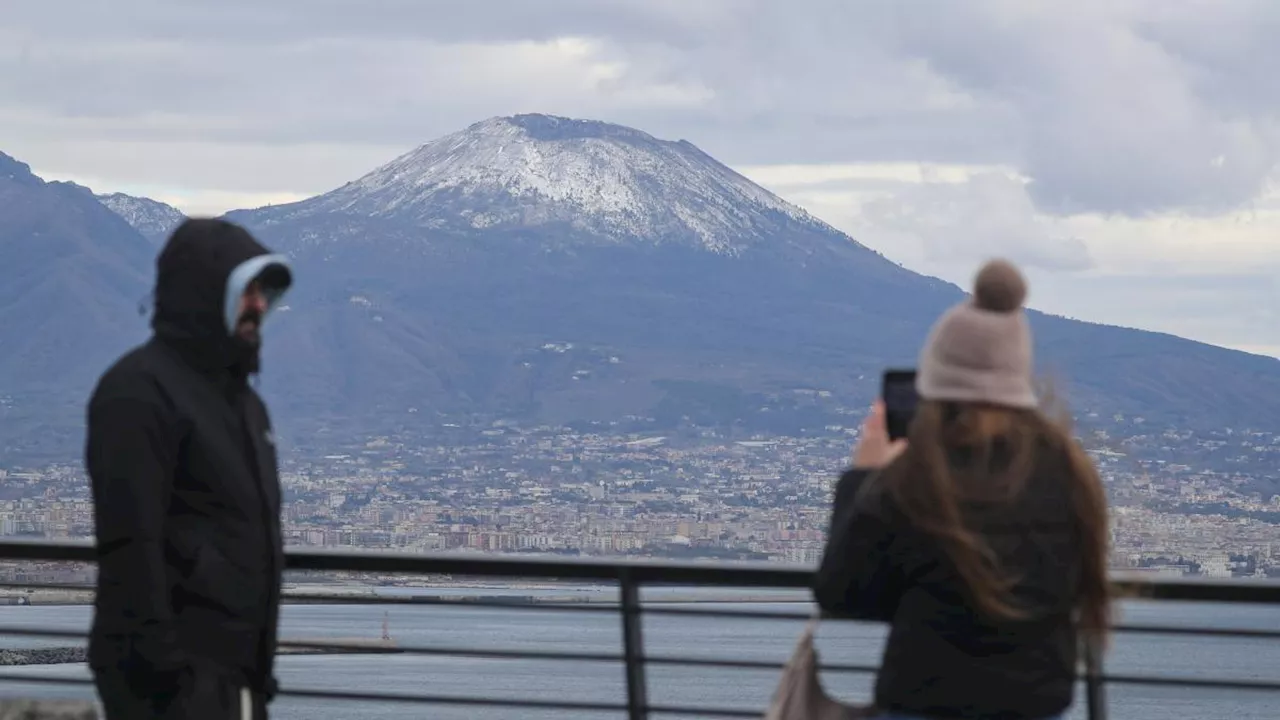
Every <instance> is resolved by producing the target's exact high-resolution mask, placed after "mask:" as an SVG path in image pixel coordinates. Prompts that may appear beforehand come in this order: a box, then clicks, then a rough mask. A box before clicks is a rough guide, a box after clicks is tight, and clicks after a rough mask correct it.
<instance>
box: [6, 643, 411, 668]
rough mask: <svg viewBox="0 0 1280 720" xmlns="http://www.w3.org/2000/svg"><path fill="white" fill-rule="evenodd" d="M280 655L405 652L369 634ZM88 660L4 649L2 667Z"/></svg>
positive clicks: (73, 652)
mask: <svg viewBox="0 0 1280 720" xmlns="http://www.w3.org/2000/svg"><path fill="white" fill-rule="evenodd" d="M280 642H281V644H280V647H279V648H278V649H277V650H276V654H277V655H375V654H386V653H400V652H404V651H403V650H401V649H400V648H399V647H398V646H397V645H396V643H395V641H394V640H383V639H369V638H306V639H303V638H295V639H291V640H281V641H280ZM83 662H88V648H86V647H85V646H83V645H72V646H64V647H36V648H6V649H0V667H22V666H30V665H74V664H78V663H83Z"/></svg>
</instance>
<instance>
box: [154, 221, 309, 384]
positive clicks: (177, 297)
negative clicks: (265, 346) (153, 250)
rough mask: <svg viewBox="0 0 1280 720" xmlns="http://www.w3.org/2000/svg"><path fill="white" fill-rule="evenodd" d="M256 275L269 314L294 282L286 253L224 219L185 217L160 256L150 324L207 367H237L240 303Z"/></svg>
mask: <svg viewBox="0 0 1280 720" xmlns="http://www.w3.org/2000/svg"><path fill="white" fill-rule="evenodd" d="M254 280H261V281H262V283H263V286H264V287H263V290H264V293H265V294H266V296H267V311H268V313H269V312H270V311H271V309H273V308H274V307H275V306H276V305H277V304H278V303H279V301H280V299H281V298H282V297H283V296H284V293H285V292H286V291H287V290H288V289H289V287H290V286H291V285H292V284H293V273H292V271H291V270H290V268H289V263H288V260H287V258H285V257H284V256H283V255H279V254H275V253H272V252H271V251H270V250H268V249H267V248H266V247H264V246H263V245H262V244H261V243H259V242H258V241H257V240H255V239H254V238H253V236H252V235H250V234H249V232H248V231H247V230H245V229H244V228H242V227H240V226H239V225H235V224H233V223H230V222H227V221H226V220H218V219H190V220H186V221H184V222H183V223H182V224H181V225H179V226H178V228H177V229H176V230H174V232H173V234H172V235H171V236H170V238H169V241H168V242H167V243H166V244H165V246H164V249H163V250H161V251H160V256H159V257H158V258H157V260H156V287H155V313H154V315H153V316H152V320H151V327H152V329H153V330H154V331H155V334H156V336H157V337H160V338H162V339H164V340H166V341H168V342H170V343H171V344H174V345H176V346H178V347H179V348H180V349H181V350H184V351H187V352H185V353H184V354H185V355H187V356H188V359H189V360H191V361H192V362H194V363H195V364H197V365H200V366H201V367H203V368H206V369H219V368H227V369H232V368H235V367H236V366H237V365H239V364H241V363H242V362H243V361H244V360H245V359H246V358H245V354H246V352H247V349H246V348H245V347H243V346H244V343H243V342H242V341H240V340H239V339H238V338H237V337H236V336H235V326H236V320H237V318H236V308H237V305H238V302H239V298H240V296H241V295H242V294H243V293H244V289H245V288H246V287H247V286H248V285H249V283H251V282H253V281H254ZM264 321H265V318H264ZM253 353H254V355H255V356H256V348H254V349H253ZM254 370H256V365H255V366H254V367H252V368H250V369H249V371H250V372H252V371H254Z"/></svg>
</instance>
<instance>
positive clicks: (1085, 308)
mask: <svg viewBox="0 0 1280 720" xmlns="http://www.w3.org/2000/svg"><path fill="white" fill-rule="evenodd" d="M743 172H744V174H746V175H747V176H748V177H751V178H752V179H754V180H756V181H757V182H759V183H761V184H763V185H765V186H766V187H768V188H769V189H771V190H773V191H774V192H776V193H778V194H779V195H781V196H782V197H784V198H786V199H788V200H790V201H792V202H795V203H797V204H799V205H802V206H804V207H805V208H807V209H808V210H809V211H810V212H813V213H814V214H815V215H817V216H818V217H821V218H822V219H824V220H826V221H828V222H830V223H831V224H833V225H835V226H836V227H838V228H840V229H842V230H845V231H846V232H848V233H849V234H851V235H853V236H854V237H855V238H857V239H858V240H859V241H860V242H863V243H864V244H867V245H869V246H871V247H873V248H875V249H876V250H879V251H880V252H883V253H884V254H885V255H886V256H888V257H889V258H891V259H893V260H896V261H898V262H901V263H903V264H905V265H907V266H908V267H912V268H914V269H918V270H921V271H923V272H927V273H929V274H933V275H937V276H938V277H942V278H945V279H947V280H950V281H951V282H954V283H957V284H958V285H960V286H962V287H965V286H967V285H968V283H969V282H970V280H971V278H972V273H973V271H974V269H975V268H976V267H977V266H978V264H979V263H981V262H982V261H983V260H985V259H987V258H989V257H992V256H996V255H1000V256H1005V257H1011V258H1014V259H1016V260H1018V261H1019V262H1021V263H1023V265H1024V266H1025V268H1026V270H1027V273H1028V276H1029V278H1030V280H1031V283H1032V292H1031V298H1030V300H1031V303H1032V305H1033V306H1035V307H1037V308H1039V309H1042V310H1046V311H1048V312H1053V313H1055V314H1062V315H1066V316H1068V317H1075V318H1079V319H1084V320H1092V321H1095V322H1107V323H1112V324H1118V325H1125V326H1129V327H1141V328H1147V329H1152V330H1159V331H1162V332H1169V333H1173V334H1176V335H1181V336H1184V337H1191V338H1194V339H1198V340H1202V341H1204V342H1210V343H1213V344H1217V345H1225V346H1229V347H1236V348H1239V349H1242V350H1245V351H1248V352H1257V353H1261V354H1267V355H1277V356H1280V249H1278V248H1277V238H1280V207H1277V206H1280V193H1275V192H1273V193H1271V194H1268V195H1265V196H1263V197H1262V198H1260V199H1259V201H1258V202H1257V203H1256V205H1257V206H1258V207H1259V208H1260V209H1258V210H1250V211H1237V212H1232V213H1227V214H1223V215H1220V216H1217V217H1202V216H1187V215H1185V214H1181V213H1163V214H1159V215H1153V216H1150V217H1147V218H1144V219H1135V218H1123V217H1121V218H1117V217H1106V216H1102V215H1098V214H1082V215H1073V216H1067V217H1058V216H1050V215H1045V214H1043V213H1039V212H1037V211H1036V210H1035V208H1034V206H1033V205H1032V203H1031V200H1030V197H1029V196H1028V192H1027V188H1026V185H1025V183H1024V182H1023V180H1022V179H1020V178H1018V177H1016V175H1014V174H1013V173H1012V172H1011V171H1010V170H1009V169H1008V168H1000V167H988V168H982V167H975V166H945V165H944V166H939V167H937V168H931V167H929V166H927V165H925V166H919V165H874V164H873V165H866V166H856V165H838V166H821V165H819V166H813V167H811V168H806V167H805V166H799V165H789V166H781V167H769V166H761V167H751V168H745V169H743Z"/></svg>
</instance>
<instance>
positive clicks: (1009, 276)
mask: <svg viewBox="0 0 1280 720" xmlns="http://www.w3.org/2000/svg"><path fill="white" fill-rule="evenodd" d="M1026 299H1027V281H1026V280H1024V279H1023V278H1022V273H1020V272H1018V268H1016V267H1014V265H1013V263H1011V262H1009V261H1007V260H992V261H991V262H989V263H987V264H986V265H984V266H982V270H980V271H979V272H978V277H977V279H976V280H975V281H974V283H973V301H974V304H975V305H977V306H978V307H979V308H981V309H982V310H989V311H991V312H998V313H1010V312H1013V311H1014V310H1017V309H1018V308H1020V307H1022V301H1024V300H1026Z"/></svg>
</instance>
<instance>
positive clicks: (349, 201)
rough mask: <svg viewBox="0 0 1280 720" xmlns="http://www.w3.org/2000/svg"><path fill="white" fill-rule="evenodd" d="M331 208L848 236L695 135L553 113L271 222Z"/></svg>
mask: <svg viewBox="0 0 1280 720" xmlns="http://www.w3.org/2000/svg"><path fill="white" fill-rule="evenodd" d="M329 213H337V214H342V215H349V216H361V217H375V218H380V219H388V220H395V221H399V222H407V223H410V224H412V225H413V226H416V227H419V228H424V229H434V230H439V231H449V232H454V233H464V234H465V233H471V232H475V231H481V230H490V229H515V230H534V229H541V230H548V231H554V232H555V233H558V235H559V237H561V238H563V239H562V240H561V242H570V241H569V240H568V238H569V237H572V238H573V241H572V242H577V243H582V242H592V243H598V244H609V243H613V244H621V243H626V242H636V241H642V242H646V243H652V244H676V245H687V246H695V247H702V248H704V249H707V250H710V251H712V252H716V253H722V254H729V255H736V254H740V253H741V252H743V251H745V250H747V249H749V248H750V247H753V246H756V245H760V244H765V243H770V242H785V240H781V238H783V237H785V236H788V235H794V234H795V233H796V232H797V231H801V232H803V231H808V232H814V231H817V232H819V233H822V234H826V235H840V233H838V231H836V230H834V229H833V228H831V227H830V226H827V225H825V224H824V223H821V222H820V221H818V220H816V219H815V218H813V217H812V216H810V215H809V214H808V213H806V212H805V211H803V210H801V209H800V208H798V207H796V206H794V205H791V204H789V203H787V202H785V201H783V200H782V199H780V198H778V197H777V196H776V195H774V194H772V193H770V192H769V191H767V190H765V189H764V188H762V187H760V186H758V185H756V184H755V183H753V182H751V181H750V180H748V179H747V178H745V177H743V176H742V175H739V174H738V173H736V172H734V171H733V170H731V169H730V168H728V167H726V166H725V165H723V164H721V163H720V162H718V161H716V160H715V159H713V158H712V157H710V156H709V155H707V154H706V153H704V152H702V151H701V150H699V149H698V148H697V147H695V146H694V145H693V144H691V143H689V142H687V141H683V140H681V141H678V142H673V141H666V140H660V139H658V138H655V137H653V136H651V135H649V134H647V133H644V132H641V131H639V130H635V129H632V128H628V127H624V126H621V125H614V124H610V123H605V122H597V121H591V120H575V119H570V118H563V117H555V116H549V115H516V116H512V117H497V118H490V119H488V120H484V121H482V122H478V123H475V124H473V125H471V126H470V127H468V128H466V129H464V130H461V131H458V132H455V133H452V134H450V135H446V136H444V137H442V138H439V139H437V140H434V141H432V142H429V143H427V144H425V145H423V146H421V147H418V148H416V149H414V150H413V151H411V152H408V153H406V154H404V155H402V156H400V157H398V158H396V159H395V160H393V161H391V162H390V163H388V164H386V165H384V166H382V167H380V168H378V169H376V170H374V171H373V172H370V173H369V174H367V175H365V176H364V177H361V178H359V179H358V180H355V181H354V182H351V183H348V184H346V185H344V186H343V187H341V188H338V189H336V190H333V191H332V192H329V193H326V194H324V195H320V196H318V197H315V198H312V199H310V200H305V201H303V202H301V203H296V204H293V205H288V206H281V207H277V208H272V209H271V210H270V211H268V214H269V215H270V218H263V219H264V220H266V223H267V224H272V223H274V222H280V221H284V220H288V219H297V218H301V217H305V216H311V215H317V214H329ZM845 240H847V238H845Z"/></svg>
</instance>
